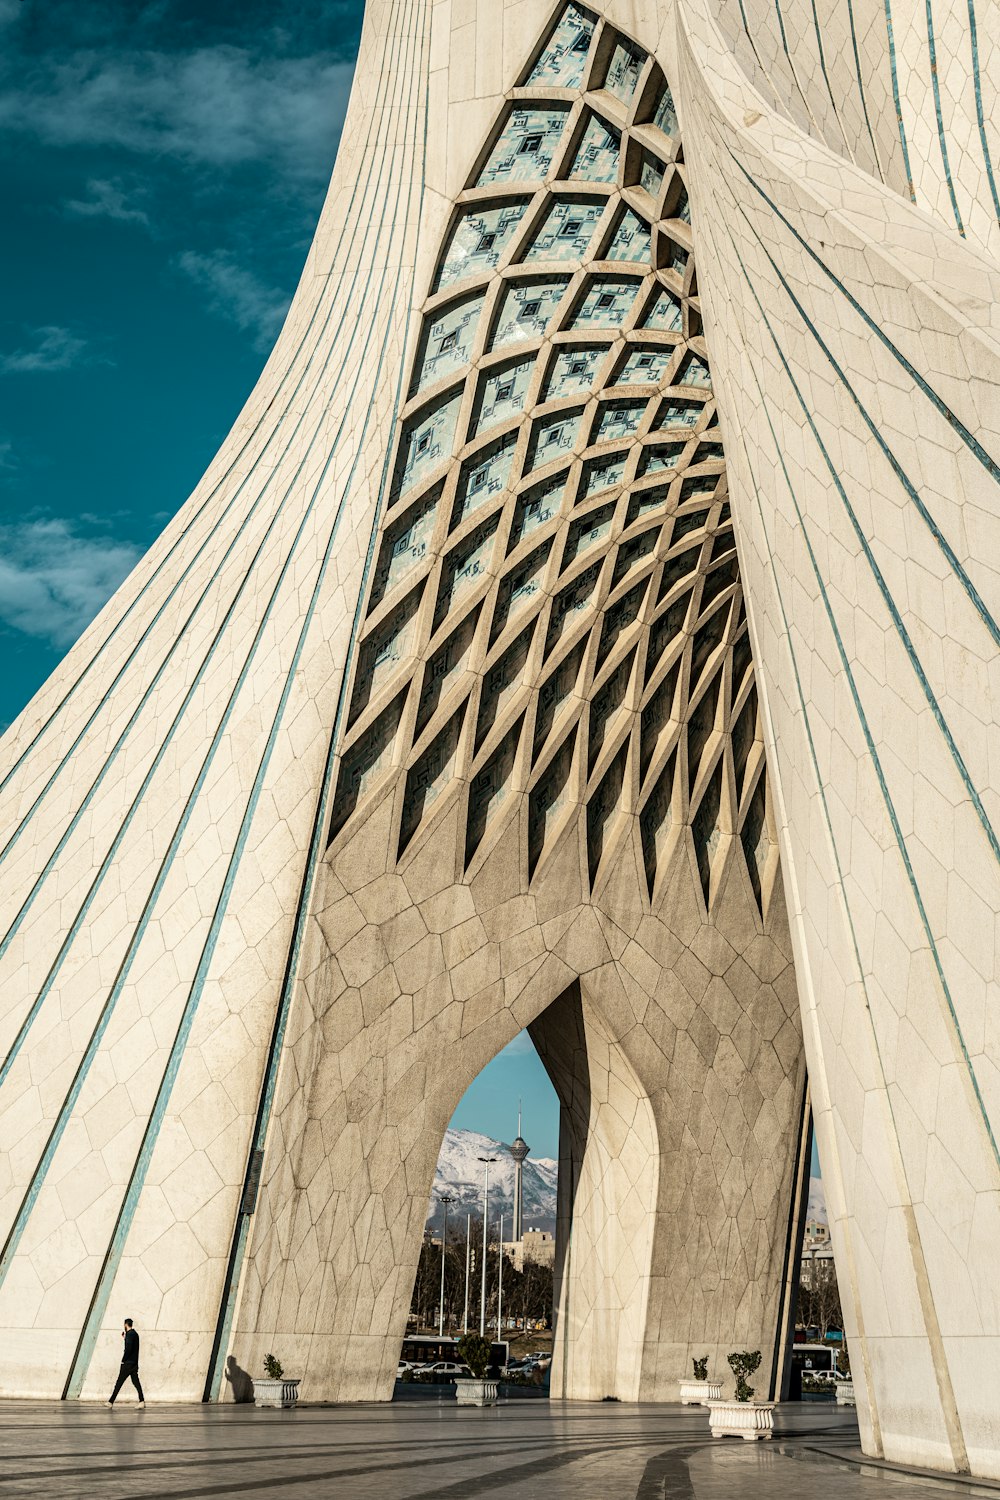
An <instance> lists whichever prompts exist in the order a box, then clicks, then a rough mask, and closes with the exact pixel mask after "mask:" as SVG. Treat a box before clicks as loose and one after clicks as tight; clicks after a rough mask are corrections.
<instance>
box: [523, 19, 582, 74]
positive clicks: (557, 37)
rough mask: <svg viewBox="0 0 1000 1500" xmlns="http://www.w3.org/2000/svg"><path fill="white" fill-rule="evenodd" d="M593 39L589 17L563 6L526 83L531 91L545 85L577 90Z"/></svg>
mask: <svg viewBox="0 0 1000 1500" xmlns="http://www.w3.org/2000/svg"><path fill="white" fill-rule="evenodd" d="M593 35H594V23H593V21H592V20H591V19H590V17H589V16H585V15H584V14H583V12H582V11H580V10H578V9H577V7H576V6H575V5H567V7H566V9H565V10H564V11H563V13H562V15H561V16H560V17H559V20H558V22H557V23H556V25H555V27H554V29H553V31H552V34H551V36H550V37H549V39H548V41H547V42H546V44H545V46H544V48H543V49H542V52H541V54H540V55H539V58H538V61H537V62H536V63H535V66H534V67H533V68H532V70H531V72H530V73H529V74H528V77H527V80H526V82H527V83H528V84H529V85H530V86H531V87H532V88H538V87H541V86H543V85H545V84H552V85H553V86H554V87H556V88H561V89H575V88H579V87H580V84H581V83H582V82H583V70H584V66H585V64H586V61H587V53H588V52H589V51H590V43H591V39H592V37H593Z"/></svg>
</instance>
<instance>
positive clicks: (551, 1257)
mask: <svg viewBox="0 0 1000 1500" xmlns="http://www.w3.org/2000/svg"><path fill="white" fill-rule="evenodd" d="M503 1249H504V1254H505V1255H506V1256H507V1257H508V1259H509V1260H510V1261H511V1262H512V1264H513V1266H514V1269H515V1271H523V1270H524V1267H525V1264H526V1263H527V1262H530V1261H533V1262H534V1263H535V1264H536V1265H540V1266H551V1265H554V1264H555V1258H556V1241H555V1236H554V1235H552V1234H549V1232H548V1230H547V1229H526V1230H525V1231H524V1234H523V1235H522V1236H521V1238H520V1239H519V1240H505V1241H504V1247H503Z"/></svg>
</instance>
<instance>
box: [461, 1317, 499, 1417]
mask: <svg viewBox="0 0 1000 1500" xmlns="http://www.w3.org/2000/svg"><path fill="white" fill-rule="evenodd" d="M457 1347H458V1355H459V1358H460V1359H461V1360H462V1361H463V1362H464V1363H465V1364H467V1365H468V1367H469V1370H470V1371H471V1374H469V1375H458V1376H456V1379H455V1397H456V1400H457V1401H458V1404H459V1406H492V1405H493V1404H494V1402H495V1401H496V1399H497V1387H498V1385H499V1383H500V1382H499V1381H497V1380H487V1378H486V1372H487V1370H488V1369H489V1367H490V1358H491V1355H492V1352H493V1351H492V1349H491V1347H490V1344H489V1342H488V1341H487V1340H486V1339H484V1338H483V1337H482V1336H481V1335H480V1334H478V1333H465V1334H463V1335H462V1337H461V1338H460V1339H459V1341H458V1346H457Z"/></svg>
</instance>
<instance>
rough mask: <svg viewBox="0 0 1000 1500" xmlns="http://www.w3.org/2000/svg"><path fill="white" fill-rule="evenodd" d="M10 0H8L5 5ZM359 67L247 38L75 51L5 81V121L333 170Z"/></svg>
mask: <svg viewBox="0 0 1000 1500" xmlns="http://www.w3.org/2000/svg"><path fill="white" fill-rule="evenodd" d="M2 3H3V0H0V5H2ZM352 74H353V67H352V65H351V64H350V63H343V62H333V61H329V60H328V59H324V58H317V57H291V58H289V57H285V58H282V57H266V58H264V59H258V58H255V57H254V56H252V55H251V54H250V53H249V52H247V51H245V50H244V49H242V48H239V47H231V46H216V47H204V48H200V49H197V50H194V51H190V52H184V53H174V52H154V51H146V52H131V53H120V52H118V53H114V54H112V55H103V54H101V53H97V52H93V51H86V52H75V53H72V54H71V55H69V56H68V57H64V58H62V59H60V60H56V59H53V58H48V59H46V60H44V61H43V62H41V63H40V64H38V65H37V66H36V67H35V68H34V70H33V71H30V72H29V73H28V74H27V76H23V75H21V74H19V75H18V76H17V78H16V79H14V78H12V79H11V80H10V83H9V85H8V87H7V88H6V89H4V90H2V91H0V128H2V129H7V130H17V131H24V132H27V133H30V134H31V135H34V136H35V137H37V138H38V139H39V140H42V141H45V142H46V143H48V144H50V145H57V146H80V145H90V146H117V147H123V148H125V149H127V150H131V151H138V152H148V153H155V154H161V155H173V156H178V157H181V158H184V159H186V160H188V161H192V162H200V163H205V164H208V165H212V166H233V165H237V164H239V163H241V162H248V161H259V160H272V161H274V162H275V164H277V165H280V166H281V167H282V169H283V170H284V171H286V172H291V173H294V174H296V175H301V174H305V175H313V174H315V173H317V172H322V173H324V174H325V173H326V172H327V171H329V168H330V165H331V163H332V160H333V155H334V147H335V145H336V141H337V137H338V134H339V130H340V125H341V122H342V120H343V116H344V111H345V109H346V104H347V96H348V93H349V91H350V85H351V77H352Z"/></svg>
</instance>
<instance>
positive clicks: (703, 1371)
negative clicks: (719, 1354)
mask: <svg viewBox="0 0 1000 1500" xmlns="http://www.w3.org/2000/svg"><path fill="white" fill-rule="evenodd" d="M691 1363H692V1365H693V1366H694V1378H695V1380H707V1379H708V1355H707V1354H706V1355H705V1357H704V1359H692V1360H691Z"/></svg>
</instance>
